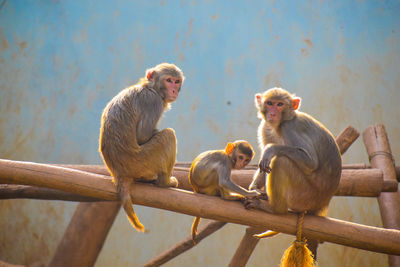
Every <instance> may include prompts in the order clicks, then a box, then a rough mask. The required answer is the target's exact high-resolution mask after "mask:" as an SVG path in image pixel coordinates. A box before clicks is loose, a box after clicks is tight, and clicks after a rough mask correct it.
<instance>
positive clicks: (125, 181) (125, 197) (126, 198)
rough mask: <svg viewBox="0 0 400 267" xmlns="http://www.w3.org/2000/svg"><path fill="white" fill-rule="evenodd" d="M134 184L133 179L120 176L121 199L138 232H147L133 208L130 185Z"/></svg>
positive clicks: (130, 220)
mask: <svg viewBox="0 0 400 267" xmlns="http://www.w3.org/2000/svg"><path fill="white" fill-rule="evenodd" d="M131 185H132V181H131V179H129V178H122V177H121V178H118V192H119V195H120V199H121V204H122V207H123V208H124V210H125V213H126V216H127V218H128V220H129V222H130V223H131V225H132V226H133V227H134V228H135V229H136V230H137V231H138V232H146V229H145V228H144V226H143V224H141V223H140V221H139V219H138V217H137V216H136V213H135V211H134V209H133V203H132V199H131V194H130V192H129V191H130V187H131Z"/></svg>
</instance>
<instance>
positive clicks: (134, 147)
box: [99, 63, 184, 231]
mask: <svg viewBox="0 0 400 267" xmlns="http://www.w3.org/2000/svg"><path fill="white" fill-rule="evenodd" d="M183 81H184V76H183V73H182V71H181V70H180V69H179V68H178V67H177V66H175V65H174V64H168V63H162V64H159V65H157V66H155V67H153V68H150V69H148V70H147V71H146V76H145V77H143V78H141V80H140V81H139V82H138V83H137V84H135V85H133V86H131V87H128V88H126V89H124V90H122V91H121V92H120V93H119V94H117V95H116V96H115V97H114V98H113V99H112V100H111V101H110V102H109V103H108V104H107V106H106V107H105V108H104V111H103V114H102V117H101V127H100V140H99V151H100V153H101V156H102V157H103V160H104V163H105V164H106V166H107V168H108V170H109V171H110V173H111V175H112V176H113V182H114V183H115V185H116V186H117V189H118V192H119V195H120V199H121V202H122V206H123V208H124V210H125V212H126V215H127V217H128V220H129V222H130V223H131V224H132V226H133V227H134V228H135V229H136V230H138V231H145V228H144V226H143V225H142V224H141V223H140V221H139V219H138V218H137V216H136V214H135V212H134V210H133V207H132V200H131V196H130V187H131V185H132V184H134V181H144V182H153V183H155V184H156V185H158V186H161V187H168V186H172V187H176V186H178V181H177V179H176V178H175V177H172V176H171V174H172V170H173V167H174V164H175V160H176V136H175V132H174V130H173V129H171V128H167V129H163V130H158V129H157V124H158V122H159V120H160V118H161V116H162V114H163V113H164V112H165V111H166V110H168V109H169V108H170V103H171V102H174V101H175V100H176V99H177V97H178V94H179V92H180V90H181V86H182V83H183Z"/></svg>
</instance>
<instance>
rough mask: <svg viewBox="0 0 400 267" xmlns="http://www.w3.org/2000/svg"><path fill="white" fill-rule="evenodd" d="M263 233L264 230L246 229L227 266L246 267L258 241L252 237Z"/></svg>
mask: <svg viewBox="0 0 400 267" xmlns="http://www.w3.org/2000/svg"><path fill="white" fill-rule="evenodd" d="M264 231H265V229H256V228H253V227H247V228H246V231H245V234H244V236H243V238H242V240H241V241H240V244H239V247H238V248H237V249H236V251H235V254H234V255H233V257H232V259H231V261H230V263H229V265H228V266H229V267H242V266H246V264H247V262H248V260H249V259H250V256H251V254H252V253H253V250H254V249H255V247H256V245H257V243H258V241H260V239H259V238H255V237H254V235H255V234H259V233H262V232H264Z"/></svg>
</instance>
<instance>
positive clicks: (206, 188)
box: [189, 140, 260, 242]
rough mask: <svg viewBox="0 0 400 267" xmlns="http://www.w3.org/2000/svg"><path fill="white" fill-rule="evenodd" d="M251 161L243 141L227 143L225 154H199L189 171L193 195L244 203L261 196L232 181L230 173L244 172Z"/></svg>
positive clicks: (196, 221) (194, 229)
mask: <svg viewBox="0 0 400 267" xmlns="http://www.w3.org/2000/svg"><path fill="white" fill-rule="evenodd" d="M253 157H254V150H253V148H252V146H251V145H250V144H249V143H248V142H247V141H243V140H238V141H235V142H233V143H231V142H229V143H228V144H227V145H226V148H225V150H210V151H206V152H203V153H201V154H200V155H198V156H197V157H196V158H195V159H194V160H193V163H192V165H191V166H190V170H189V182H190V184H191V185H192V186H193V191H194V192H196V193H202V194H206V195H210V196H221V197H222V198H223V199H227V200H238V199H244V198H245V197H255V196H258V195H260V193H259V192H258V191H256V190H250V191H249V190H246V189H244V188H243V187H241V186H239V185H237V184H235V183H234V182H232V180H231V170H232V169H237V170H240V169H242V168H244V167H245V166H246V165H247V164H249V162H250V161H251V160H252V159H253ZM199 223H200V217H196V218H195V219H194V221H193V224H192V231H191V232H192V239H193V242H195V238H196V235H197V227H198V225H199Z"/></svg>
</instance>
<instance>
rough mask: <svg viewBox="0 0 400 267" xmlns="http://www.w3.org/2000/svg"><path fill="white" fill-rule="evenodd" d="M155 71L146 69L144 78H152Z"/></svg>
mask: <svg viewBox="0 0 400 267" xmlns="http://www.w3.org/2000/svg"><path fill="white" fill-rule="evenodd" d="M155 72H156V71H155V70H149V71H147V73H146V79H147V80H148V81H150V80H151V79H153V77H154V73H155Z"/></svg>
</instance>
